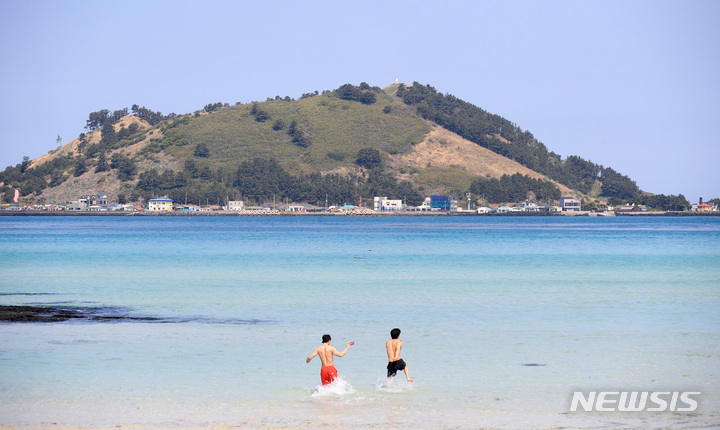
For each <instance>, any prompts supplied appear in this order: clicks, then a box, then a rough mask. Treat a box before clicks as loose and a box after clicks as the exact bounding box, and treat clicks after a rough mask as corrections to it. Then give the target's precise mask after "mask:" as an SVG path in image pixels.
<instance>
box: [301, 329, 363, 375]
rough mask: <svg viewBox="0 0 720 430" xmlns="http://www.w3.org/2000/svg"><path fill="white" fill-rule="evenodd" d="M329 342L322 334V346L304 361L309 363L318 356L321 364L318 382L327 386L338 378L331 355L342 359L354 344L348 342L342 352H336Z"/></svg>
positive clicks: (326, 335)
mask: <svg viewBox="0 0 720 430" xmlns="http://www.w3.org/2000/svg"><path fill="white" fill-rule="evenodd" d="M331 340H332V339H331V338H330V335H329V334H324V335H323V337H322V341H323V343H322V345H320V346H318V347H317V348H315V351H313V353H312V354H310V356H309V357H308V358H307V360H305V362H306V363H309V362H310V360H312V359H313V358H315V356H316V355H318V356H320V361H321V362H322V367H321V368H320V380H321V381H322V384H323V385H328V384H329V383H331V382H332V381H334V380H336V379H337V377H338V374H337V369H335V365H333V355H336V356H338V357H342V356H344V355H345V353H347V352H348V349H349V348H350V345H354V344H355V342H348V343H347V345H345V349H344V350H343V351H342V352H338V350H337V349H335V347H334V346H330V341H331Z"/></svg>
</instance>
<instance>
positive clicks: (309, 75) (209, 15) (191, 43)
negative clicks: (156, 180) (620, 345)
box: [0, 0, 720, 202]
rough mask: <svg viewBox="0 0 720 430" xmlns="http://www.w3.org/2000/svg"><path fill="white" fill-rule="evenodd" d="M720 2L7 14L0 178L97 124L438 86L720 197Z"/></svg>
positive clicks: (69, 5)
mask: <svg viewBox="0 0 720 430" xmlns="http://www.w3.org/2000/svg"><path fill="white" fill-rule="evenodd" d="M718 22H720V1H715V0H710V1H696V0H683V1H659V0H652V1H625V0H623V1H607V0H603V1H492V2H490V1H478V0H476V1H451V0H446V1H338V0H335V1H258V0H252V1H213V0H204V1H152V0H145V1H134V0H130V1H120V2H118V1H113V2H110V1H73V0H66V1H33V0H29V1H2V2H0V35H1V36H0V55H1V57H0V58H2V68H1V69H0V81H1V82H2V89H0V91H1V94H2V104H1V105H0V169H1V168H4V167H6V166H8V165H15V164H18V163H20V162H21V161H22V157H23V156H24V155H28V156H30V157H31V158H36V157H39V156H41V155H43V154H45V153H47V152H48V151H49V150H51V149H54V148H55V147H57V144H56V138H57V136H58V135H59V136H61V137H62V140H63V143H65V142H67V141H69V140H72V139H74V138H76V137H77V136H78V135H79V134H80V133H81V132H83V131H84V129H83V127H84V126H85V121H86V119H87V118H88V114H89V113H90V112H94V111H97V110H100V109H110V110H117V109H122V108H125V107H127V108H129V107H130V106H132V105H133V104H138V105H140V106H146V107H148V108H150V109H153V110H156V111H161V112H162V113H164V114H167V113H170V112H175V113H178V114H180V113H188V112H194V111H195V110H198V109H201V108H202V107H203V106H205V105H206V104H208V103H214V102H218V101H221V102H227V103H231V104H234V103H235V102H238V101H239V102H243V103H246V102H249V101H254V100H258V101H261V100H265V99H266V98H267V97H274V96H276V95H280V96H283V97H284V96H290V97H293V98H298V97H299V96H300V95H301V94H302V93H305V92H312V91H315V90H318V91H322V90H326V89H334V88H337V87H338V86H340V85H342V84H344V83H352V84H359V83H360V82H367V83H369V84H370V85H377V86H380V87H384V86H386V85H388V84H391V83H392V82H393V81H394V79H395V78H396V77H398V78H399V79H400V81H401V82H405V83H408V84H412V82H413V81H418V82H420V83H422V84H430V85H432V86H434V87H435V88H436V89H437V90H438V91H441V92H443V93H450V94H453V95H455V96H457V97H459V98H461V99H464V100H466V101H468V102H470V103H473V104H475V105H477V106H479V107H481V108H483V109H485V110H487V111H489V112H491V113H495V114H498V115H501V116H503V117H505V118H507V119H508V120H510V121H512V122H514V123H516V124H517V125H518V126H519V127H521V128H523V129H525V130H529V131H530V132H532V133H533V134H534V135H535V137H536V138H537V139H539V140H540V141H541V142H543V143H544V144H545V145H546V146H547V147H548V148H549V149H550V150H552V151H555V152H556V153H558V154H560V155H562V156H563V157H566V156H568V155H579V156H581V157H583V158H585V159H587V160H591V161H593V162H595V163H598V164H602V165H604V166H609V167H612V168H614V169H615V170H617V171H619V172H621V173H623V174H626V175H628V176H630V177H631V178H632V179H634V180H635V181H637V183H638V185H639V186H640V188H641V189H643V190H645V191H649V192H653V193H662V194H680V193H682V194H684V195H685V197H687V198H688V200H690V201H691V202H696V201H697V198H698V197H700V196H702V197H704V198H705V199H706V200H707V199H710V198H713V197H720V178H719V177H718V167H717V166H718V160H720V140H719V139H718V135H719V133H718V129H717V128H718V122H719V121H720V25H718Z"/></svg>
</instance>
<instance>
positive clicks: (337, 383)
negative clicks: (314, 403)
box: [312, 377, 355, 397]
mask: <svg viewBox="0 0 720 430" xmlns="http://www.w3.org/2000/svg"><path fill="white" fill-rule="evenodd" d="M353 393H355V389H354V388H353V386H352V385H350V383H349V382H347V381H346V380H344V379H342V378H340V377H339V378H337V379H335V380H334V381H332V382H331V383H330V384H328V385H318V386H317V387H315V392H314V393H313V394H312V397H341V396H345V395H348V394H353Z"/></svg>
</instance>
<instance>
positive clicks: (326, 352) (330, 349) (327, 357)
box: [315, 344, 337, 366]
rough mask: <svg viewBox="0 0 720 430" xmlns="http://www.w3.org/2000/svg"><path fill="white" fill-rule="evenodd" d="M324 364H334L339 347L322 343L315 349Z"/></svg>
mask: <svg viewBox="0 0 720 430" xmlns="http://www.w3.org/2000/svg"><path fill="white" fill-rule="evenodd" d="M315 352H317V355H318V357H320V361H321V362H322V365H323V366H332V365H333V355H337V349H335V347H334V346H330V345H325V344H322V345H320V346H318V347H317V349H316V350H315Z"/></svg>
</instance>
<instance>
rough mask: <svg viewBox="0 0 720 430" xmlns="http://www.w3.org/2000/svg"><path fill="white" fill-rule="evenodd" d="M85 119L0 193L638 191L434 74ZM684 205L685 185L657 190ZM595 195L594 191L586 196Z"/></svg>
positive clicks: (0, 185)
mask: <svg viewBox="0 0 720 430" xmlns="http://www.w3.org/2000/svg"><path fill="white" fill-rule="evenodd" d="M85 128H86V132H85V133H81V134H80V136H79V137H78V138H77V139H74V140H73V141H71V142H68V143H67V144H66V145H64V146H63V147H61V148H57V149H55V150H52V151H50V152H49V153H48V154H47V155H45V156H43V157H40V158H38V159H36V160H29V159H28V158H27V157H26V159H24V160H23V162H22V163H20V164H18V165H16V166H11V167H8V168H6V169H5V170H4V171H3V172H0V196H2V202H8V201H10V199H11V198H12V196H13V195H14V193H15V191H16V190H20V193H21V195H22V197H23V198H24V200H25V201H27V202H32V201H35V202H48V201H55V202H59V203H64V202H66V201H70V200H76V199H77V198H78V197H79V196H80V195H83V194H92V193H94V192H99V191H106V192H108V193H109V194H110V195H114V196H116V197H115V200H116V201H118V202H119V203H125V202H144V201H146V200H147V199H148V198H151V197H154V196H160V195H168V196H169V197H170V198H173V199H174V200H176V201H185V200H186V201H188V202H196V203H204V202H210V201H213V202H220V201H224V200H225V199H226V198H228V197H229V198H230V199H244V200H247V201H248V203H250V204H263V203H266V202H268V201H272V200H274V199H277V200H278V201H295V202H307V203H312V204H317V205H324V202H325V201H328V202H329V203H332V204H345V203H357V202H358V201H359V200H360V199H363V200H366V201H367V200H368V199H372V197H373V196H378V195H382V196H388V197H390V198H403V199H405V200H406V202H407V203H408V204H411V205H415V204H419V202H421V201H422V199H423V198H424V197H425V196H427V195H429V194H431V193H441V194H454V195H456V196H458V197H462V196H464V195H465V194H466V193H468V192H470V193H471V194H472V195H473V199H474V200H476V199H480V201H479V202H480V203H483V204H490V203H500V202H513V201H522V200H526V199H530V200H534V201H538V202H548V203H552V202H555V201H557V200H558V199H559V197H560V196H561V195H573V196H576V197H578V198H582V199H584V200H586V202H587V203H589V206H590V207H592V206H593V205H595V204H599V203H601V202H602V201H606V200H608V199H610V200H611V201H614V202H615V203H617V202H622V201H635V202H641V201H642V199H643V198H645V197H644V196H646V195H645V194H644V193H642V192H641V191H640V190H639V189H638V187H637V186H636V185H635V182H633V181H632V180H631V179H630V178H628V177H627V176H624V175H621V174H619V173H617V172H616V171H614V170H613V169H611V168H609V167H607V168H606V167H603V166H598V165H596V164H594V163H592V162H590V161H586V160H583V159H582V158H581V157H579V156H571V157H567V158H566V159H564V160H563V159H561V158H560V157H559V156H558V155H557V154H555V153H553V152H551V151H549V150H548V149H547V148H546V147H545V145H543V144H542V143H540V142H538V141H537V140H536V139H535V138H534V137H533V136H532V134H530V133H529V132H527V131H522V130H521V129H520V128H518V127H516V126H515V125H514V124H513V123H512V122H510V121H508V120H507V119H504V118H502V117H499V116H497V115H493V114H490V113H488V112H485V111H484V110H482V109H480V108H478V107H476V106H474V105H472V104H470V103H467V102H465V101H463V100H461V99H459V98H457V97H454V96H451V95H449V94H448V95H443V94H441V93H438V92H437V91H436V90H435V89H434V88H432V87H430V86H427V85H426V86H423V85H420V84H418V83H415V84H413V85H412V86H405V85H402V84H400V85H392V86H390V87H388V88H386V89H385V90H383V89H380V88H378V87H370V86H369V85H368V84H365V83H361V84H360V85H359V86H354V85H350V84H346V85H343V86H341V87H339V88H338V89H336V90H333V91H324V92H323V93H322V94H320V93H318V92H315V93H309V94H304V95H303V96H302V97H301V98H300V99H298V100H294V99H291V98H289V97H285V98H281V97H275V98H274V99H268V100H266V101H263V102H252V103H247V104H240V103H238V104H236V105H233V106H231V105H228V104H223V103H214V104H208V105H207V106H205V107H204V108H203V109H202V110H198V111H196V112H194V113H189V114H184V115H176V114H170V115H163V114H161V113H160V112H153V111H152V110H150V109H147V108H145V107H139V106H137V105H133V106H132V109H131V110H130V111H129V110H128V109H127V108H126V109H121V110H117V111H114V112H111V111H109V110H107V109H104V110H101V111H98V112H92V113H90V114H89V117H88V120H87V123H86V127H85ZM653 202H654V204H655V206H657V207H667V206H668V205H671V206H672V207H679V206H680V207H681V206H682V205H683V204H684V203H685V202H686V200H685V199H684V197H682V196H678V197H675V196H669V197H665V196H662V195H661V197H657V196H655V197H654V200H653ZM587 203H586V204H587Z"/></svg>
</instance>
